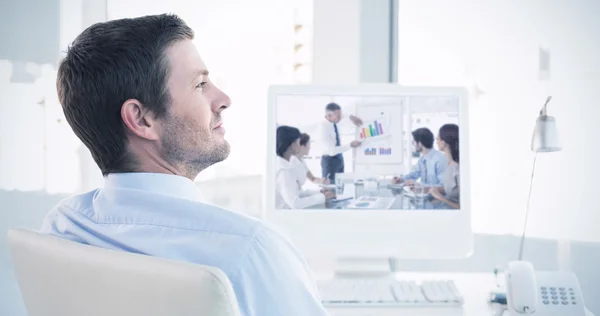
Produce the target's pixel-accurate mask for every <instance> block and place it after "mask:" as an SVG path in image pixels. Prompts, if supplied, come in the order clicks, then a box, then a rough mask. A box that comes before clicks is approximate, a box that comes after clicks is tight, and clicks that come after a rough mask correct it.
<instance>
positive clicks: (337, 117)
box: [320, 102, 362, 183]
mask: <svg viewBox="0 0 600 316" xmlns="http://www.w3.org/2000/svg"><path fill="white" fill-rule="evenodd" d="M344 117H345V116H344V115H343V114H342V107H340V106H339V105H338V104H337V103H333V102H332V103H329V104H327V106H325V120H324V121H323V122H322V123H321V126H320V141H321V142H322V144H323V147H324V148H325V150H324V152H323V155H322V156H321V175H322V177H323V178H327V179H329V182H330V183H333V182H334V181H335V174H336V173H343V172H344V156H343V155H342V154H343V153H344V152H345V151H347V150H348V149H350V148H356V147H358V146H360V141H358V140H353V141H352V142H350V144H345V145H342V143H341V141H340V133H339V130H338V125H337V124H338V123H339V122H340V121H341V120H342V118H344ZM349 119H350V120H351V121H352V123H354V125H356V126H360V125H362V121H361V119H359V118H358V117H356V116H354V115H350V117H349Z"/></svg>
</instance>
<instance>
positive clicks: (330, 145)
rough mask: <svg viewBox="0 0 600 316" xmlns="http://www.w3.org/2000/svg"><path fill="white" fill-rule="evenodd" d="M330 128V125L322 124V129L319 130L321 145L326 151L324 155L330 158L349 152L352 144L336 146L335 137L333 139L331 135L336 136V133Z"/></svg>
mask: <svg viewBox="0 0 600 316" xmlns="http://www.w3.org/2000/svg"><path fill="white" fill-rule="evenodd" d="M330 127H331V126H330V124H328V123H323V124H321V127H320V128H319V138H320V140H321V143H322V144H323V148H324V149H325V150H324V151H323V154H325V155H328V156H335V155H337V154H341V153H343V152H345V151H347V150H349V149H350V148H352V147H351V146H350V144H344V145H340V146H336V145H335V135H334V137H331V135H332V134H334V132H333V130H331V128H330Z"/></svg>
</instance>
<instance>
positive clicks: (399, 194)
mask: <svg viewBox="0 0 600 316" xmlns="http://www.w3.org/2000/svg"><path fill="white" fill-rule="evenodd" d="M373 181H376V182H377V184H376V186H374V187H372V188H368V189H367V186H368V185H366V184H365V181H354V180H351V179H346V180H344V184H343V190H344V191H345V190H348V191H349V192H354V195H353V196H352V198H353V199H356V198H358V197H361V196H371V197H386V198H394V202H393V203H392V204H391V206H390V207H389V209H398V210H415V209H437V208H439V205H440V204H439V203H437V201H435V200H433V199H432V198H431V195H429V194H423V195H415V194H414V193H413V192H411V191H410V190H406V189H405V188H404V187H402V186H401V185H393V184H392V180H391V179H385V178H384V179H375V180H373ZM353 199H344V200H341V201H337V202H333V203H332V202H327V203H325V204H317V205H313V206H311V207H309V209H346V207H347V206H348V205H349V204H350V203H351V202H352V200H353Z"/></svg>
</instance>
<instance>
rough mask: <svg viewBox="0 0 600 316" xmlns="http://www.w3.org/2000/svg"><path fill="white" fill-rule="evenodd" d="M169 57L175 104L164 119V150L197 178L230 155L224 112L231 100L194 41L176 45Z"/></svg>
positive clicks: (162, 141) (185, 41) (185, 170)
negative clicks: (215, 82)
mask: <svg viewBox="0 0 600 316" xmlns="http://www.w3.org/2000/svg"><path fill="white" fill-rule="evenodd" d="M166 56H167V59H168V61H169V65H170V75H169V78H168V82H167V87H168V89H169V93H170V95H171V104H170V105H169V106H168V107H167V113H166V115H165V117H164V118H163V119H162V120H161V125H162V135H161V143H162V151H163V155H164V158H165V159H166V160H167V161H168V162H169V163H171V164H173V165H176V166H179V167H180V168H182V169H183V170H182V172H185V173H187V176H191V177H195V176H196V175H197V173H199V172H200V171H202V170H203V169H205V168H207V167H209V166H210V165H212V164H214V163H217V162H220V161H223V160H224V159H225V158H227V156H229V150H230V149H229V143H227V141H226V140H225V138H224V135H225V129H224V128H223V127H221V124H222V123H223V121H222V118H221V112H222V111H223V110H225V109H226V108H228V107H229V106H230V104H231V100H230V99H229V97H228V96H227V95H226V94H225V93H223V91H221V90H219V89H218V88H217V87H216V86H215V85H213V84H212V82H211V81H210V80H209V78H208V71H207V70H206V65H205V64H204V62H203V61H202V59H201V58H200V54H199V53H198V50H197V49H196V47H195V46H194V44H193V43H192V41H191V40H183V41H180V42H177V43H175V44H173V45H172V46H171V47H170V48H169V49H168V50H167V51H166Z"/></svg>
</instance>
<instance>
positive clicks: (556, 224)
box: [398, 0, 600, 241]
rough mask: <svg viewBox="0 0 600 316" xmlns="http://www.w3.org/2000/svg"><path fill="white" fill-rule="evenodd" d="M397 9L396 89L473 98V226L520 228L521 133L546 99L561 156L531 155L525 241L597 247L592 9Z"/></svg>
mask: <svg viewBox="0 0 600 316" xmlns="http://www.w3.org/2000/svg"><path fill="white" fill-rule="evenodd" d="M399 4H400V9H399V43H398V45H399V59H398V63H399V69H398V77H399V81H400V83H401V84H412V85H414V84H416V85H466V86H468V87H469V88H471V90H472V92H474V94H473V99H472V100H471V115H470V121H471V125H470V126H469V128H470V135H471V148H472V150H471V152H472V153H473V154H472V156H471V157H469V158H470V163H471V170H472V175H473V178H472V183H473V188H472V196H473V197H474V198H473V212H472V214H473V229H474V231H476V232H485V233H495V234H506V233H509V234H515V235H518V234H520V233H521V231H522V228H523V220H524V213H525V210H526V205H527V193H528V189H529V177H530V173H531V167H532V162H533V161H532V160H533V154H532V153H531V152H530V150H529V146H530V141H531V133H532V132H533V126H534V124H535V119H536V115H537V113H538V111H539V109H540V108H541V106H542V104H543V102H544V101H545V99H546V96H548V95H552V96H553V101H552V102H551V103H550V106H549V111H550V114H551V115H554V116H556V119H557V121H558V126H559V129H560V131H559V132H560V136H561V138H562V141H563V144H564V150H563V151H562V152H559V153H553V154H544V155H540V156H539V157H538V164H537V170H536V178H535V183H534V187H533V192H532V203H531V212H532V214H531V216H530V225H529V227H528V235H529V236H540V237H548V238H572V239H576V240H596V241H600V233H597V232H596V230H595V226H594V224H593V223H597V222H598V221H599V220H600V213H599V212H597V211H596V210H597V207H596V204H597V203H596V200H595V197H594V194H593V192H592V191H593V189H592V188H595V186H596V184H595V179H596V178H597V177H598V176H600V168H599V167H598V164H597V163H595V162H594V161H595V159H596V158H595V157H597V156H598V155H599V154H600V151H599V150H598V147H597V146H595V145H594V144H595V138H596V135H598V134H599V133H600V125H598V124H597V123H596V120H597V117H598V114H600V112H599V111H600V110H599V107H598V105H599V104H598V102H599V101H598V100H600V99H599V97H600V90H598V88H597V87H598V86H599V85H600V59H598V58H597V56H600V41H598V38H600V20H599V19H598V18H597V12H600V3H599V2H597V1H586V0H580V1H568V2H567V1H526V2H523V1H515V0H509V1H500V0H498V1H486V2H480V1H471V0H461V1H453V2H448V1H442V0H426V1H420V0H405V1H400V2H399ZM540 47H541V48H543V49H546V50H549V51H550V69H549V71H547V70H543V71H540V69H539V68H540V64H539V58H540V57H539V50H540ZM592 56H596V57H595V58H594V57H592ZM540 79H543V80H540ZM480 90H483V91H484V92H485V93H484V94H480V93H479V92H480Z"/></svg>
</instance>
